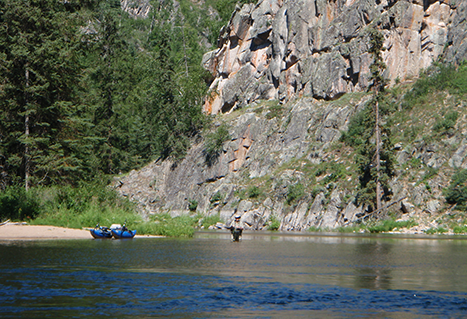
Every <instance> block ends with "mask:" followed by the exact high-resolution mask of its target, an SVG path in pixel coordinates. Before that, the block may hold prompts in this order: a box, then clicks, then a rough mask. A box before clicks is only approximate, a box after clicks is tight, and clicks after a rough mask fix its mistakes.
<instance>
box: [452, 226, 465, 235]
mask: <svg viewBox="0 0 467 319" xmlns="http://www.w3.org/2000/svg"><path fill="white" fill-rule="evenodd" d="M452 231H453V232H454V234H465V233H467V226H465V225H462V226H460V225H458V226H454V228H453V229H452Z"/></svg>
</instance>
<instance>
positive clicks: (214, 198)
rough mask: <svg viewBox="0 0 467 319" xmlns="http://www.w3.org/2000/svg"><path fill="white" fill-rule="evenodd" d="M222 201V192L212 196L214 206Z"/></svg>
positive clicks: (211, 200)
mask: <svg viewBox="0 0 467 319" xmlns="http://www.w3.org/2000/svg"><path fill="white" fill-rule="evenodd" d="M221 200H222V194H221V192H216V193H214V195H212V196H211V198H210V199H209V201H210V202H211V204H214V203H215V202H220V201H221Z"/></svg>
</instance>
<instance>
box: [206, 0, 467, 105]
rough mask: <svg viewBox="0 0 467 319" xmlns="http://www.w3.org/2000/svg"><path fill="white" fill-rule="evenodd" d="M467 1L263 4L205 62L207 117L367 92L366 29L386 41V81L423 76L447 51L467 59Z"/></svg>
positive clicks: (231, 28)
mask: <svg viewBox="0 0 467 319" xmlns="http://www.w3.org/2000/svg"><path fill="white" fill-rule="evenodd" d="M465 11H466V3H465V1H433V0H399V1H397V0H379V1H378V0H376V1H375V0H332V1H329V0H293V1H284V0H260V1H259V2H258V3H257V4H256V5H255V4H249V5H244V6H243V7H242V8H239V7H238V8H237V10H236V11H235V12H234V13H233V15H232V18H231V20H230V23H229V25H228V26H227V27H226V28H225V29H223V30H222V32H221V36H220V39H219V43H218V49H217V50H215V51H212V52H209V53H207V54H206V55H205V56H204V59H203V63H204V66H205V68H206V69H208V70H209V71H210V72H211V73H212V74H213V78H214V80H213V82H212V84H211V87H210V90H211V93H210V96H209V98H208V99H207V100H206V103H205V106H204V110H205V112H207V113H211V114H217V113H219V112H221V113H227V112H229V111H231V110H233V109H235V108H237V107H242V106H245V105H247V104H249V103H251V102H253V101H256V100H259V99H278V100H280V101H283V102H285V101H288V100H290V99H292V98H296V97H299V96H310V97H313V98H316V99H325V100H330V99H331V100H332V99H336V98H338V97H340V96H341V95H342V94H345V93H349V92H362V91H366V90H367V89H368V86H369V84H370V83H369V81H368V78H369V66H370V64H371V63H372V57H371V55H370V54H369V53H368V49H369V36H368V28H370V27H375V28H377V29H379V30H380V31H381V32H382V33H383V34H384V38H385V41H384V42H385V48H386V50H385V51H384V52H383V58H384V61H385V63H386V64H387V70H386V74H385V77H386V78H387V79H389V80H390V82H391V83H394V82H395V81H397V82H399V81H405V80H407V79H411V78H413V77H416V76H418V74H419V72H420V70H421V69H424V68H427V67H428V66H429V65H431V63H432V62H433V61H436V60H437V59H438V58H439V57H440V56H441V55H442V54H443V52H444V51H445V49H446V48H447V50H446V52H447V55H448V58H449V60H450V61H452V62H455V63H458V62H459V61H462V60H463V59H465V58H467V54H466V50H467V44H466V43H467V41H466V35H465V30H466V22H465V15H466V13H465Z"/></svg>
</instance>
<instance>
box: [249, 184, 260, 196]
mask: <svg viewBox="0 0 467 319" xmlns="http://www.w3.org/2000/svg"><path fill="white" fill-rule="evenodd" d="M247 193H248V197H249V198H258V197H259V196H260V195H261V189H260V188H259V187H257V186H251V187H248V190H247Z"/></svg>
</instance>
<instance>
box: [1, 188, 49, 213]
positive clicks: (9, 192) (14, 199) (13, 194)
mask: <svg viewBox="0 0 467 319" xmlns="http://www.w3.org/2000/svg"><path fill="white" fill-rule="evenodd" d="M40 212H41V207H40V203H39V202H38V198H37V192H36V191H35V190H34V189H33V190H31V191H29V192H26V190H25V189H24V188H23V187H7V188H6V189H5V190H4V191H2V192H1V193H0V221H1V220H6V219H11V220H16V221H21V220H24V219H30V218H35V217H36V216H37V215H38V214H39V213H40Z"/></svg>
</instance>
